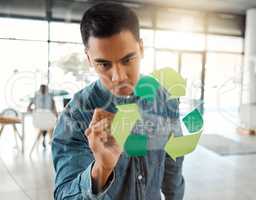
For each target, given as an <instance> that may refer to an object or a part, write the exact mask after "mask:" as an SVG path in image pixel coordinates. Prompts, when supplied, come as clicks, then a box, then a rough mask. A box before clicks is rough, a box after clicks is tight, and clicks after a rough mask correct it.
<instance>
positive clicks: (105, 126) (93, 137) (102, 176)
mask: <svg viewBox="0 0 256 200" xmlns="http://www.w3.org/2000/svg"><path fill="white" fill-rule="evenodd" d="M113 118H114V114H113V113H110V112H107V111H104V110H102V109H95V111H94V114H93V118H92V121H91V123H90V126H89V128H88V129H86V131H85V134H86V136H87V138H88V142H89V146H90V148H91V150H92V152H93V155H94V158H95V163H94V165H93V168H92V173H91V174H92V179H93V181H94V182H95V183H96V184H97V186H96V187H97V191H100V190H102V188H103V187H104V185H105V184H106V182H107V180H108V178H109V176H110V175H111V173H112V172H113V169H114V167H115V166H116V164H117V162H118V159H119V157H120V154H121V152H122V150H121V148H120V146H119V145H118V144H117V143H116V141H115V139H114V137H113V136H112V135H111V132H110V130H111V123H112V120H113Z"/></svg>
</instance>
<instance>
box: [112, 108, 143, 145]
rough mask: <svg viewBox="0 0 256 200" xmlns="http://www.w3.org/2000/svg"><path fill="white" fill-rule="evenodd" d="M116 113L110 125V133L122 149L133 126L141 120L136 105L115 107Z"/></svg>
mask: <svg viewBox="0 0 256 200" xmlns="http://www.w3.org/2000/svg"><path fill="white" fill-rule="evenodd" d="M117 109H118V112H117V113H116V115H115V117H114V119H113V122H112V124H111V133H112V135H113V136H114V138H115V140H116V142H117V143H118V144H119V145H120V147H121V148H122V149H123V146H124V144H125V141H126V139H127V137H128V136H129V134H130V132H131V130H132V128H133V126H134V124H135V123H136V121H137V120H138V119H141V117H140V113H139V108H138V106H137V105H136V104H125V105H119V106H117Z"/></svg>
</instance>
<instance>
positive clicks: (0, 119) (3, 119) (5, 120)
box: [0, 115, 25, 153]
mask: <svg viewBox="0 0 256 200" xmlns="http://www.w3.org/2000/svg"><path fill="white" fill-rule="evenodd" d="M23 116H24V115H22V119H20V118H18V117H7V116H0V124H2V125H3V126H5V125H15V124H22V135H20V134H19V132H18V131H17V129H16V128H15V131H16V132H17V134H18V136H19V138H20V140H21V152H22V153H24V139H25V131H24V130H25V129H24V117H23Z"/></svg>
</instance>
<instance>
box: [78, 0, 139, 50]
mask: <svg viewBox="0 0 256 200" xmlns="http://www.w3.org/2000/svg"><path fill="white" fill-rule="evenodd" d="M123 30H128V31H131V33H132V34H133V36H134V38H135V39H136V40H137V41H139V40H140V33H139V20H138V17H137V16H136V14H135V12H134V11H132V10H131V9H130V8H128V7H125V6H123V5H121V4H117V3H112V2H106V3H98V4H96V5H94V6H92V7H91V8H89V9H88V10H87V11H86V12H85V13H84V15H83V18H82V20H81V24H80V31H81V36H82V40H83V43H84V45H85V47H88V40H89V37H90V36H93V37H98V38H104V37H110V36H112V35H114V34H117V33H120V32H121V31H123Z"/></svg>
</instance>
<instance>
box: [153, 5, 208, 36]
mask: <svg viewBox="0 0 256 200" xmlns="http://www.w3.org/2000/svg"><path fill="white" fill-rule="evenodd" d="M156 27H157V28H162V29H171V30H177V31H197V32H198V31H200V32H203V31H204V15H203V14H202V13H200V12H195V11H187V10H180V9H179V10H178V9H168V10H167V9H160V10H159V11H158V12H157V16H156Z"/></svg>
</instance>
